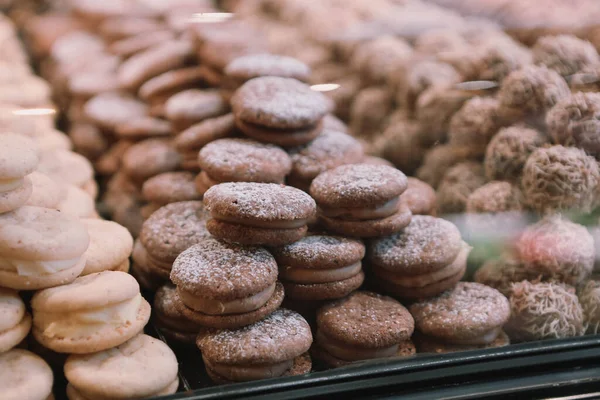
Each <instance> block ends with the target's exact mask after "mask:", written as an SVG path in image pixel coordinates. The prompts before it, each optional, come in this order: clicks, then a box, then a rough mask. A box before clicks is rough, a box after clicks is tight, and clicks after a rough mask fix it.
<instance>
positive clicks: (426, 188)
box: [400, 176, 436, 215]
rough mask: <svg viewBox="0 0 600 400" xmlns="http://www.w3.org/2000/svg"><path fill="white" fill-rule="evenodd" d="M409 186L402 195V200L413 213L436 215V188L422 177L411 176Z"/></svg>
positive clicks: (408, 179)
mask: <svg viewBox="0 0 600 400" xmlns="http://www.w3.org/2000/svg"><path fill="white" fill-rule="evenodd" d="M407 181H408V187H407V188H406V191H405V192H404V193H402V194H401V195H400V201H401V202H403V203H404V204H406V205H407V206H408V208H409V209H410V212H411V213H412V214H413V215H435V214H436V194H435V190H434V189H433V188H432V187H431V186H430V185H429V184H427V183H425V182H423V181H422V180H420V179H417V178H413V177H412V176H409V177H408V178H407Z"/></svg>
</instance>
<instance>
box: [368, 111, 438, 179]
mask: <svg viewBox="0 0 600 400" xmlns="http://www.w3.org/2000/svg"><path fill="white" fill-rule="evenodd" d="M391 118H392V117H390V119H391ZM420 129H421V128H420V126H419V123H418V122H417V121H414V120H410V119H408V118H406V117H404V116H402V117H400V118H394V120H393V121H390V123H389V125H388V126H387V128H385V130H384V131H383V133H382V134H381V135H379V136H377V138H376V139H375V140H374V142H373V144H372V146H371V147H372V149H371V150H372V153H374V155H378V156H380V157H382V158H385V159H386V160H388V161H390V162H391V163H392V164H394V165H395V166H396V167H397V168H398V169H399V170H401V171H403V172H404V173H406V174H412V173H414V172H415V171H416V169H417V168H418V167H419V166H420V165H421V162H422V161H423V158H424V157H425V153H426V152H427V148H426V147H424V146H423V145H422V144H421V131H420Z"/></svg>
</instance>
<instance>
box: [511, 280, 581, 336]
mask: <svg viewBox="0 0 600 400" xmlns="http://www.w3.org/2000/svg"><path fill="white" fill-rule="evenodd" d="M509 302H510V308H511V317H510V319H509V320H508V322H507V324H506V325H505V326H504V330H505V331H506V333H507V334H508V336H509V337H510V339H511V340H512V341H515V342H525V341H533V340H542V339H560V338H566V337H573V336H581V335H583V334H584V332H585V323H584V317H583V310H582V308H581V304H580V303H579V300H578V299H577V295H576V294H575V289H574V288H573V287H571V286H568V285H564V284H556V283H534V282H529V281H523V282H519V283H515V284H513V285H512V289H511V295H510V298H509Z"/></svg>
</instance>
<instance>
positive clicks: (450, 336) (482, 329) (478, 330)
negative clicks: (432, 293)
mask: <svg viewBox="0 0 600 400" xmlns="http://www.w3.org/2000/svg"><path fill="white" fill-rule="evenodd" d="M410 312H411V313H412V315H413V317H414V318H415V325H416V329H417V330H418V331H419V333H420V334H421V335H422V337H423V338H424V340H423V342H425V343H427V350H428V351H430V350H431V347H432V342H433V343H435V342H441V343H442V345H443V344H448V345H450V346H449V347H448V348H447V350H449V351H451V350H452V349H453V348H456V349H465V350H468V349H472V348H474V347H491V346H492V344H495V345H500V346H502V345H505V344H507V341H506V338H505V335H504V334H503V332H502V327H503V325H504V324H505V323H506V322H507V321H508V319H509V317H510V305H509V303H508V300H507V299H506V297H504V295H503V294H502V293H500V292H499V291H497V290H496V289H493V288H491V287H489V286H485V285H482V284H480V283H474V282H460V283H458V284H457V285H456V286H455V287H454V288H453V289H451V290H448V291H446V292H444V293H442V294H441V295H439V296H438V297H434V298H432V299H429V300H425V301H421V302H418V303H414V304H413V305H411V306H410ZM457 345H458V346H457ZM463 346H464V347H463ZM417 349H418V350H419V351H422V350H425V349H421V348H419V347H417Z"/></svg>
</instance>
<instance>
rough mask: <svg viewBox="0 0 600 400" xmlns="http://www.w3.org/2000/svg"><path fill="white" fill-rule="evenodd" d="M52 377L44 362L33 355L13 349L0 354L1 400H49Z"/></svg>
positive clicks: (51, 397)
mask: <svg viewBox="0 0 600 400" xmlns="http://www.w3.org/2000/svg"><path fill="white" fill-rule="evenodd" d="M53 382H54V376H53V374H52V369H50V367H49V366H48V364H46V362H45V361H44V360H43V359H41V358H40V357H38V356H36V355H35V354H33V353H31V352H29V351H27V350H21V349H13V350H11V351H9V352H6V353H3V354H0V387H2V392H1V397H2V400H50V399H54V397H53V396H52V384H53Z"/></svg>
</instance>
